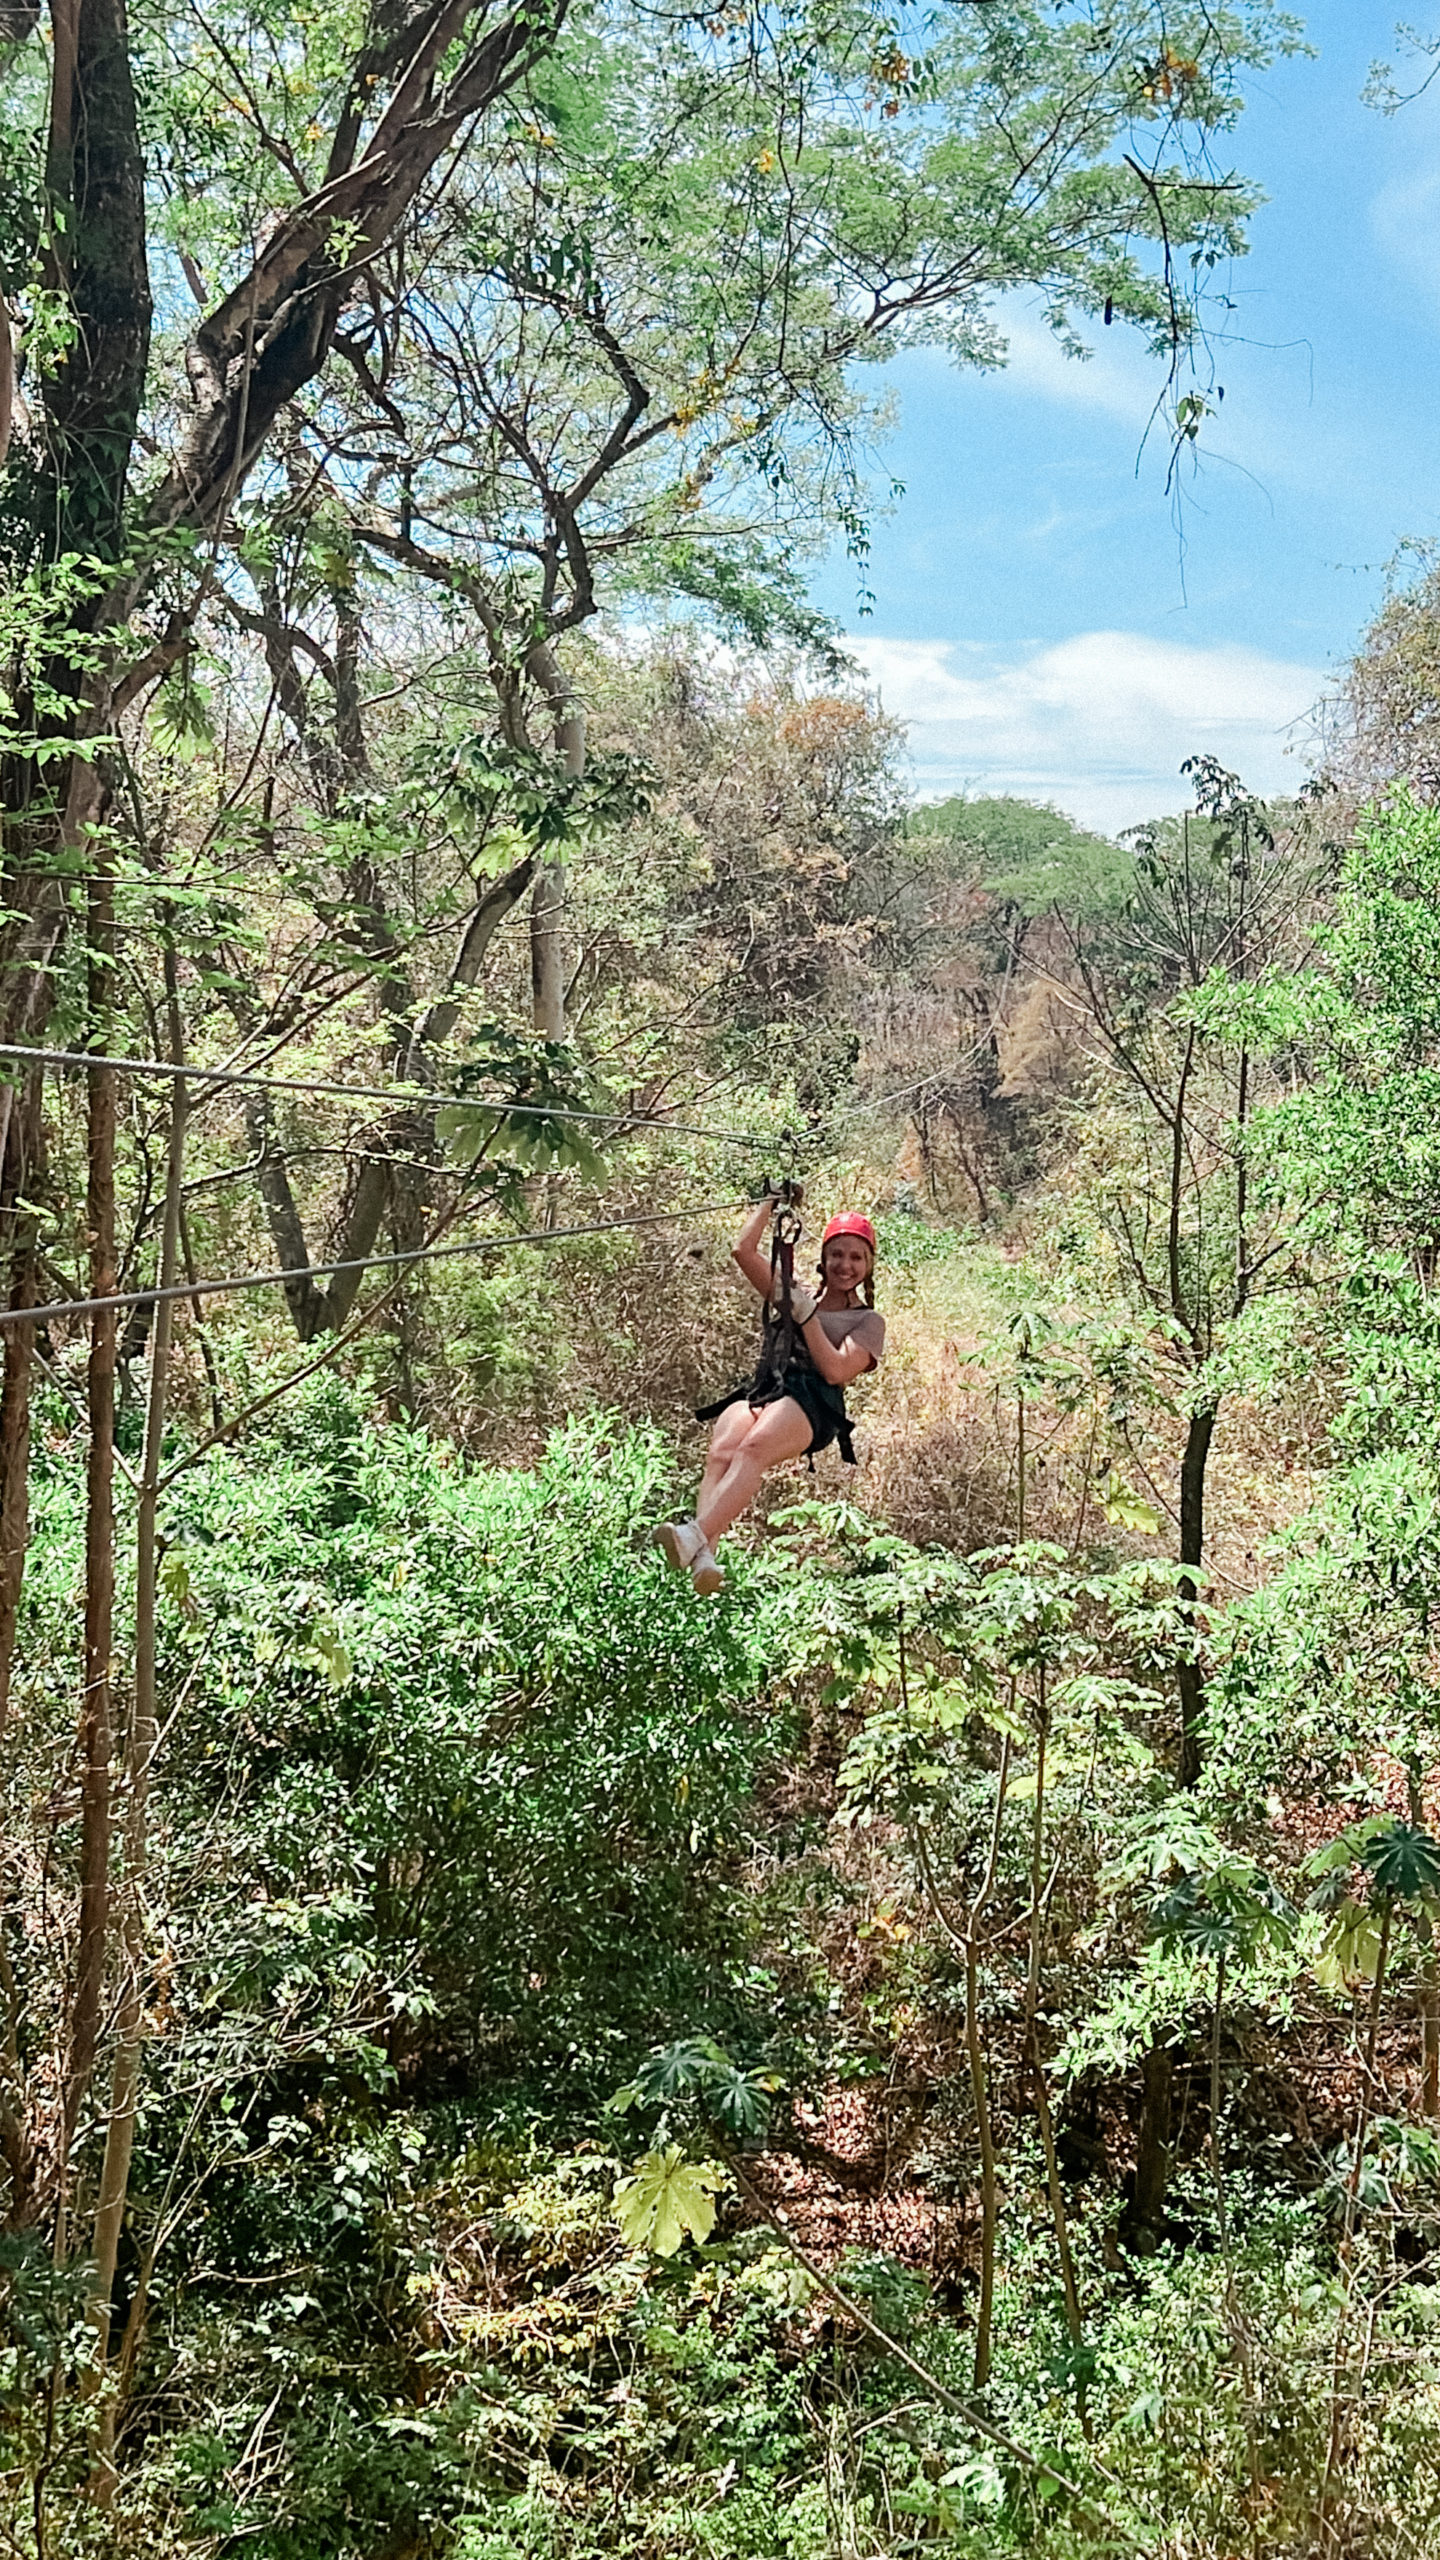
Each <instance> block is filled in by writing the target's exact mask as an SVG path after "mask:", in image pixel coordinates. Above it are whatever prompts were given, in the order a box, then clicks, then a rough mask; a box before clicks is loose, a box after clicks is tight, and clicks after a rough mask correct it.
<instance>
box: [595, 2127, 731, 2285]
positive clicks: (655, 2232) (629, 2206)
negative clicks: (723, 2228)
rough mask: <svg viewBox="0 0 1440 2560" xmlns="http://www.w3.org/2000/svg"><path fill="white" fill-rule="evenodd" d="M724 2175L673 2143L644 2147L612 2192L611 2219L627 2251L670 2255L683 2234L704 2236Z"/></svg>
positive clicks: (712, 2224) (710, 2226) (711, 2222)
mask: <svg viewBox="0 0 1440 2560" xmlns="http://www.w3.org/2000/svg"><path fill="white" fill-rule="evenodd" d="M724 2182H725V2173H724V2170H723V2169H720V2168H717V2166H716V2165H715V2163H714V2161H711V2160H699V2161H695V2160H687V2159H686V2157H685V2154H684V2152H683V2151H682V2150H681V2149H680V2147H679V2145H678V2143H673V2142H672V2143H670V2144H669V2145H668V2146H667V2148H666V2149H665V2150H664V2151H647V2152H646V2153H645V2156H644V2158H643V2159H641V2160H637V2161H636V2163H635V2166H634V2168H633V2170H632V2171H631V2173H630V2176H629V2177H628V2178H622V2179H621V2180H620V2183H619V2185H618V2186H617V2188H616V2190H615V2220H616V2222H617V2224H618V2226H619V2230H620V2237H621V2239H622V2240H623V2241H624V2243H625V2246H626V2248H627V2249H653V2250H654V2251H655V2252H656V2254H657V2256H659V2257H662V2258H673V2257H674V2255H675V2252H676V2250H677V2249H678V2248H679V2246H680V2243H681V2241H682V2240H684V2239H685V2238H687V2236H688V2238H690V2239H691V2240H708V2239H709V2237H710V2234H711V2232H712V2231H713V2230H714V2228H715V2197H716V2194H717V2193H718V2191H719V2189H720V2188H721V2187H722V2186H723V2185H724Z"/></svg>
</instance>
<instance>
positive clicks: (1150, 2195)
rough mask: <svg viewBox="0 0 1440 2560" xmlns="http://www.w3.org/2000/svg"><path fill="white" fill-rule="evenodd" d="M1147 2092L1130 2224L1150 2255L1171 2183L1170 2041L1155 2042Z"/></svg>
mask: <svg viewBox="0 0 1440 2560" xmlns="http://www.w3.org/2000/svg"><path fill="white" fill-rule="evenodd" d="M1141 2085H1142V2090H1143V2095H1142V2098H1141V2104H1140V2131H1139V2136H1138V2139H1137V2143H1136V2151H1135V2194H1134V2198H1133V2201H1132V2203H1131V2207H1130V2217H1129V2218H1130V2225H1131V2230H1132V2233H1133V2236H1134V2242H1135V2247H1136V2249H1137V2251H1138V2252H1139V2254H1140V2256H1141V2257H1147V2256H1149V2255H1150V2254H1151V2252H1152V2251H1154V2250H1155V2249H1157V2248H1158V2247H1159V2245H1160V2238H1161V2234H1162V2233H1163V2231H1164V2229H1165V2196H1166V2191H1167V2189H1168V2187H1169V2184H1170V2143H1171V2136H1172V2133H1173V2130H1174V2120H1175V2054H1174V2049H1173V2047H1172V2046H1170V2045H1168V2044H1153V2045H1152V2046H1151V2048H1150V2050H1149V2052H1148V2053H1147V2054H1146V2056H1145V2060H1144V2063H1143V2065H1142V2066H1141Z"/></svg>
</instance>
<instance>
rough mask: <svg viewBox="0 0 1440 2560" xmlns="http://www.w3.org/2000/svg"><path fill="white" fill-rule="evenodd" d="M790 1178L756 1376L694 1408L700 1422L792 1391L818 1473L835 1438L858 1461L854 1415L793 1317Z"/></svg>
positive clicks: (795, 1222)
mask: <svg viewBox="0 0 1440 2560" xmlns="http://www.w3.org/2000/svg"><path fill="white" fill-rule="evenodd" d="M794 1189H795V1186H794V1185H793V1184H791V1183H788V1182H786V1183H782V1184H781V1186H780V1198H781V1206H780V1207H779V1208H778V1209H777V1210H776V1212H775V1218H774V1223H773V1225H772V1227H771V1232H770V1294H769V1296H768V1298H767V1299H766V1301H765V1316H764V1330H763V1332H762V1334H761V1337H760V1358H759V1361H758V1363H757V1365H756V1369H755V1374H754V1376H753V1378H750V1379H748V1380H747V1381H746V1383H745V1384H744V1386H740V1387H732V1388H731V1389H730V1392H729V1394H728V1395H723V1396H720V1397H718V1398H717V1399H716V1401H715V1403H714V1404H701V1405H697V1406H696V1408H695V1419H696V1421H697V1422H713V1421H714V1420H715V1417H716V1415H717V1414H721V1413H725V1412H727V1411H728V1410H729V1408H730V1406H731V1405H732V1404H749V1405H754V1406H756V1407H757V1408H758V1407H759V1406H761V1405H766V1404H778V1403H779V1402H780V1399H781V1397H782V1396H789V1397H790V1399H791V1401H792V1403H795V1404H798V1405H799V1407H800V1410H801V1412H802V1413H803V1414H804V1415H805V1417H806V1420H807V1421H808V1422H809V1425H810V1472H811V1474H812V1475H813V1474H814V1472H815V1451H816V1450H817V1449H827V1448H828V1447H829V1445H830V1443H831V1441H832V1440H833V1441H834V1442H835V1445H836V1447H837V1448H838V1450H839V1452H840V1456H841V1460H842V1463H843V1464H844V1465H845V1466H847V1467H853V1466H854V1464H855V1443H854V1440H853V1439H852V1437H851V1432H850V1417H849V1415H848V1414H847V1413H846V1410H845V1393H844V1389H843V1388H841V1387H836V1386H832V1385H831V1383H830V1380H829V1379H828V1378H822V1377H821V1375H820V1372H819V1370H818V1369H817V1368H816V1366H815V1363H814V1361H813V1360H812V1359H811V1357H810V1353H809V1350H808V1349H807V1347H806V1342H805V1336H804V1334H803V1333H802V1331H801V1329H800V1327H799V1325H798V1324H797V1323H796V1321H795V1310H794V1306H793V1304H792V1295H791V1293H792V1291H793V1289H794V1286H795V1247H796V1246H797V1244H798V1243H799V1241H800V1237H801V1232H802V1230H801V1225H800V1218H799V1215H798V1212H797V1210H796V1208H795V1206H794Z"/></svg>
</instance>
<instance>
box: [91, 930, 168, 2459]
mask: <svg viewBox="0 0 1440 2560" xmlns="http://www.w3.org/2000/svg"><path fill="white" fill-rule="evenodd" d="M166 930H167V935H168V933H169V925H168V920H167V923H166ZM165 991H166V998H167V1008H166V1009H167V1014H168V1018H169V1033H170V1054H171V1057H172V1058H173V1059H174V1061H175V1063H176V1065H177V1067H178V1066H180V1065H181V1064H182V1063H183V1058H184V1048H183V1041H182V1033H181V1023H180V1006H179V990H178V983H177V975H176V965H175V946H174V940H173V936H170V938H169V939H167V944H166V951H165ZM186 1116H187V1089H186V1085H185V1079H184V1077H183V1076H182V1075H177V1076H176V1078H175V1082H174V1084H173V1086H172V1087H171V1094H170V1133H169V1146H168V1150H167V1157H166V1169H165V1209H164V1216H163V1220H162V1224H161V1234H160V1268H159V1274H158V1282H157V1285H158V1286H159V1287H160V1288H161V1289H168V1288H169V1287H170V1286H171V1284H172V1282H173V1281H174V1278H175V1274H176V1271H177V1269H178V1266H179V1260H180V1202H181V1185H182V1183H183V1181H184V1175H185V1122H186ZM173 1317H174V1306H173V1304H172V1302H171V1301H170V1300H169V1299H168V1298H161V1299H160V1300H159V1301H158V1302H157V1304H156V1307H155V1321H154V1324H153V1326H152V1329H151V1334H150V1382H149V1395H148V1398H147V1401H146V1409H145V1445H144V1454H143V1456H142V1459H141V1466H140V1498H139V1505H138V1516H137V1523H136V1538H135V1679H134V1694H133V1698H132V1702H131V1712H130V1730H129V1735H128V1747H127V1750H126V1755H125V1761H126V1768H125V1776H126V1797H125V1840H124V1874H123V1878H122V1884H121V1894H122V1903H121V1920H120V1930H121V1940H122V1945H123V1950H124V1967H125V1975H124V1987H123V1990H122V1992H121V1998H120V2013H119V2019H118V2022H117V2041H116V2050H115V2070H114V2077H113V2080H112V2082H111V2090H110V2116H109V2122H108V2124H107V2126H106V2133H105V2156H104V2160H103V2163H102V2165H101V2171H100V2191H99V2198H98V2202H97V2204H96V2209H95V2226H94V2232H93V2235H92V2240H91V2251H90V2254H91V2262H92V2268H93V2273H92V2277H91V2287H90V2317H91V2326H92V2330H93V2333H94V2344H93V2350H92V2357H93V2360H92V2365H91V2372H90V2377H89V2388H90V2391H91V2394H92V2395H93V2394H94V2393H96V2392H98V2391H99V2389H100V2387H101V2385H102V2383H103V2381H104V2378H105V2367H106V2363H107V2360H108V2357H109V2352H110V2322H111V2297H112V2294H113V2292H114V2286H115V2265H116V2259H117V2257H118V2254H119V2248H120V2232H121V2227H122V2224H123V2222H124V2219H125V2203H126V2198H127V2195H128V2193H129V2186H130V2163H131V2158H132V2156H133V2153H134V2147H135V2111H136V2107H137V2104H138V2101H139V2094H140V2068H141V2062H142V2058H143V2051H144V2020H145V1929H144V1892H145V1871H146V1863H147V1853H148V1836H147V1835H148V1822H149V1807H150V1768H151V1763H152V1761H153V1759H154V1756H155V1741H156V1735H157V1732H158V1729H159V1724H158V1709H157V1697H156V1677H155V1608H156V1597H157V1569H158V1564H159V1542H158V1538H157V1534H156V1532H157V1527H158V1516H159V1507H160V1457H161V1448H162V1444H163V1440H164V1433H165V1414H166V1405H167V1400H168V1395H169V1385H170V1344H171V1331H172V1320H173ZM115 2421H116V2409H115V2404H114V2401H113V2399H111V2398H108V2397H107V2398H106V2400H105V2401H104V2404H103V2407H102V2409H101V2414H100V2426H99V2431H98V2444H97V2459H96V2464H95V2470H94V2474H93V2476H92V2481H91V2492H92V2495H93V2496H94V2497H95V2499H96V2502H97V2504H99V2505H101V2506H107V2507H108V2506H109V2505H110V2504H111V2502H112V2500H113V2497H114V2492H115V2459H114V2452H115Z"/></svg>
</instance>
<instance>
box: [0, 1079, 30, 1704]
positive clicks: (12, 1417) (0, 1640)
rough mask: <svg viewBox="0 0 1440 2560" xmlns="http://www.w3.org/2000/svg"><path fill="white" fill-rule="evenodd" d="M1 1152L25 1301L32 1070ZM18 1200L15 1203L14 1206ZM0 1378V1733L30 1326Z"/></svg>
mask: <svg viewBox="0 0 1440 2560" xmlns="http://www.w3.org/2000/svg"><path fill="white" fill-rule="evenodd" d="M7 1139H8V1144H7V1147H6V1151H5V1166H6V1179H5V1188H6V1192H7V1194H8V1195H9V1203H10V1206H11V1209H12V1212H13V1215H14V1220H15V1236H14V1253H13V1258H12V1262H11V1281H10V1304H11V1306H12V1307H33V1306H34V1304H35V1290H36V1283H37V1280H38V1277H39V1267H38V1262H37V1258H36V1253H35V1219H34V1214H33V1211H32V1210H31V1208H30V1206H29V1203H28V1200H27V1199H26V1197H25V1195H26V1194H27V1193H28V1192H29V1190H30V1187H31V1184H32V1182H33V1179H34V1168H35V1165H36V1162H37V1159H38V1157H39V1152H40V1076H39V1072H38V1071H36V1072H35V1073H34V1074H33V1075H32V1077H31V1079H30V1082H29V1084H28V1085H27V1087H26V1090H25V1094H24V1097H23V1099H22V1098H21V1097H20V1096H19V1095H18V1094H17V1095H16V1096H15V1097H14V1099H13V1101H12V1106H11V1117H10V1126H9V1129H8V1131H7ZM17 1200H18V1201H19V1203H20V1205H19V1206H18V1207H17V1206H16V1205H15V1204H16V1202H17ZM4 1361H5V1371H4V1384H3V1387H0V1735H3V1733H4V1730H5V1725H6V1722H7V1719H8V1717H9V1712H10V1681H11V1675H12V1672H13V1669H14V1662H15V1634H16V1628H17V1626H18V1623H19V1617H20V1593H21V1589H22V1586H23V1583H24V1579H25V1553H26V1549H27V1547H28V1545H29V1540H30V1388H31V1380H32V1377H33V1375H34V1368H35V1328H34V1326H33V1325H30V1324H10V1325H7V1326H6V1328H5V1352H4Z"/></svg>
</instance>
